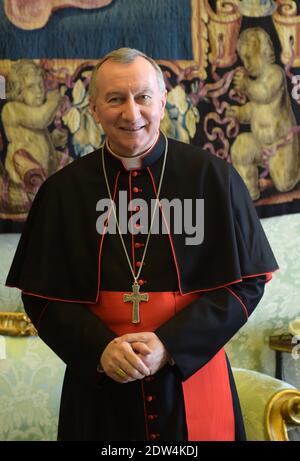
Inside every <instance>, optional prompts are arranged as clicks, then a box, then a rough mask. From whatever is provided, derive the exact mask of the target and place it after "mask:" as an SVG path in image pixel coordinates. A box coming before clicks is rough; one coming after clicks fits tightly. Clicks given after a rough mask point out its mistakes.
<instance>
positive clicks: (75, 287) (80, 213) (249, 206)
mask: <svg viewBox="0 0 300 461" xmlns="http://www.w3.org/2000/svg"><path fill="white" fill-rule="evenodd" d="M101 198H107V192H106V186H105V182H104V177H103V171H102V166H101V156H100V151H98V150H97V151H95V152H93V153H91V154H88V155H86V156H85V157H82V158H80V159H78V160H75V161H74V162H73V163H72V164H70V165H68V166H66V167H65V168H63V169H62V170H61V171H59V172H57V173H55V174H54V175H52V176H51V177H50V178H48V179H47V180H46V181H45V183H44V184H43V185H42V186H41V188H40V190H39V192H38V193H37V195H36V197H35V200H34V202H33V204H32V207H31V210H30V212H29V215H28V219H27V221H26V223H25V227H24V231H23V233H22V236H21V239H20V242H19V245H18V248H17V251H16V254H15V257H14V260H13V263H12V266H11V269H10V272H9V274H8V277H7V281H6V284H7V285H8V286H13V287H18V288H20V289H21V290H23V291H24V292H25V293H28V294H33V295H36V296H41V297H45V298H49V299H58V300H59V299H60V300H65V301H79V302H87V303H92V302H95V301H96V300H97V297H98V290H99V267H100V261H99V250H100V241H101V235H99V234H98V233H97V230H96V221H97V217H98V214H99V213H97V211H96V203H97V202H98V200H99V199H101ZM161 198H167V199H168V200H170V201H171V200H172V199H174V198H179V199H182V200H183V199H185V198H189V199H191V198H203V199H204V240H203V243H201V244H200V245H197V246H194V245H190V246H189V245H186V240H185V239H186V237H187V236H186V235H185V234H182V235H178V234H174V235H172V234H171V238H172V243H173V248H174V253H175V257H176V263H177V270H178V273H179V282H180V286H179V288H180V291H181V292H182V293H183V294H185V293H189V292H194V291H201V290H211V289H214V288H218V287H221V286H224V285H229V284H232V283H236V282H239V281H241V279H242V278H243V277H251V276H256V275H259V274H264V273H268V272H272V271H274V270H276V269H277V268H278V266H277V263H276V260H275V258H274V256H273V253H272V250H271V248H270V246H269V243H268V241H267V238H266V236H265V234H264V231H263V229H262V226H261V224H260V221H259V219H258V217H257V214H256V211H255V208H254V206H253V203H252V200H251V198H250V196H249V194H248V191H247V188H246V186H245V185H244V182H243V181H242V179H241V178H240V176H239V174H238V173H237V172H236V170H235V169H234V168H233V167H232V166H231V165H229V164H228V163H227V162H225V161H223V160H220V159H218V158H216V157H215V156H213V155H211V154H209V153H207V152H205V151H202V150H200V149H199V148H197V147H195V146H189V145H187V144H183V143H181V142H178V141H174V140H169V149H168V159H167V164H166V171H165V176H164V181H163V187H162V191H161ZM104 238H105V237H104Z"/></svg>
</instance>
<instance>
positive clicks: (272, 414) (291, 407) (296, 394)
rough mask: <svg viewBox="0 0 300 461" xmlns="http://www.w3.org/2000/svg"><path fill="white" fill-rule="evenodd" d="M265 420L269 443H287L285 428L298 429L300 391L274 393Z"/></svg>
mask: <svg viewBox="0 0 300 461" xmlns="http://www.w3.org/2000/svg"><path fill="white" fill-rule="evenodd" d="M265 419H266V427H267V435H268V438H269V439H270V440H271V441H275V440H276V441H282V442H284V441H288V440H289V437H288V429H287V427H288V426H289V425H290V426H297V427H298V426H299V427H300V391H298V390H296V389H284V390H282V391H279V392H276V394H274V395H273V397H272V398H271V400H270V401H269V402H268V404H267V409H266V415H265Z"/></svg>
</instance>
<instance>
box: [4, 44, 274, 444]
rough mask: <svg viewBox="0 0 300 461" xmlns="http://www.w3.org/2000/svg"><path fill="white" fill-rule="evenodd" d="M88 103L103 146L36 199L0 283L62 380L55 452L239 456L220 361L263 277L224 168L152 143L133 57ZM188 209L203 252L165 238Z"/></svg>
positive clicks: (104, 69) (176, 237) (258, 249)
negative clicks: (102, 448) (155, 445)
mask: <svg viewBox="0 0 300 461" xmlns="http://www.w3.org/2000/svg"><path fill="white" fill-rule="evenodd" d="M90 100H91V111H92V113H93V115H94V118H95V120H96V122H97V123H101V125H102V127H103V129H104V131H105V132H106V135H107V138H106V142H105V144H104V146H103V148H102V149H100V151H96V152H94V153H92V154H89V155H87V156H85V157H83V158H81V159H79V160H77V161H75V162H73V164H71V165H69V166H67V167H65V168H64V169H63V170H61V171H60V172H58V173H56V174H54V175H53V176H51V177H50V178H49V179H48V180H47V181H46V182H45V183H44V184H43V186H42V187H41V189H40V191H39V193H38V195H37V197H36V199H35V201H34V203H33V206H32V208H31V212H30V215H29V217H28V220H27V224H26V227H25V230H24V232H23V234H22V238H21V241H20V244H19V247H18V250H17V253H16V256H15V259H14V261H13V264H12V267H11V270H10V273H9V276H8V280H7V284H8V285H12V286H18V287H20V288H21V289H22V291H23V301H24V305H25V309H26V311H27V313H28V314H29V316H30V317H31V319H32V321H33V323H34V324H35V326H36V327H37V329H38V331H39V335H40V337H41V338H42V339H43V340H44V341H45V342H46V343H47V344H48V345H49V346H50V347H51V348H52V349H53V350H54V351H55V352H56V353H57V355H59V356H60V357H61V358H62V359H63V360H64V362H65V363H66V364H67V369H66V374H65V380H64V386H63V391H62V399H61V408H60V420H59V430H58V438H59V439H60V440H129V441H130V440H131V441H133V440H178V441H179V440H243V439H244V438H245V435H244V430H243V424H242V419H241V415H240V408H239V403H238V397H237V394H236V390H235V386H234V382H233V378H232V375H231V371H230V366H229V364H228V362H227V359H226V356H225V353H224V349H223V346H224V344H225V343H226V342H227V341H228V340H229V339H230V338H231V337H232V336H233V335H234V334H235V333H236V332H237V331H238V329H239V328H240V327H241V326H242V325H243V324H244V323H245V322H246V320H247V317H248V315H250V314H251V312H252V311H253V310H254V308H255V307H256V305H257V303H258V302H259V300H260V298H261V296H262V294H263V291H264V285H265V282H266V281H267V280H268V279H269V278H270V275H269V273H270V272H271V271H274V270H275V269H277V264H276V261H275V259H274V257H273V254H272V251H271V249H270V247H269V245H268V242H267V240H266V237H265V235H264V233H263V230H262V228H261V226H260V223H259V220H258V219H257V216H256V213H255V210H254V208H253V206H252V202H251V200H250V198H249V195H248V193H247V190H246V188H245V186H244V184H243V182H242V180H241V179H240V177H239V175H238V174H237V173H236V171H235V170H234V169H233V168H232V167H231V166H230V165H228V164H227V163H226V162H224V161H222V160H220V159H218V158H216V157H214V156H212V155H211V154H208V153H206V152H202V151H200V150H199V149H198V148H196V147H191V146H188V145H186V144H183V143H179V142H176V141H174V140H169V141H168V140H167V139H166V138H165V136H164V135H163V134H162V133H161V132H160V131H159V125H160V121H161V119H162V117H163V113H164V107H165V104H166V90H165V86H164V80H163V75H162V73H161V71H160V69H159V67H158V66H157V65H156V63H155V62H154V61H153V60H152V59H151V58H149V57H148V56H146V55H144V54H142V53H141V52H139V51H137V50H133V49H126V48H125V49H120V50H116V51H114V52H112V53H110V54H108V55H107V56H106V57H104V58H103V59H102V61H100V63H99V64H98V65H97V66H96V68H95V71H94V73H93V76H92V80H91V84H90ZM121 193H123V194H126V197H125V200H124V197H123V195H121ZM107 199H109V200H108V201H107ZM134 199H136V200H134ZM174 199H176V200H177V202H176V203H177V207H174V214H173V216H172V219H171V218H170V214H169V216H168V215H167V213H166V207H163V206H162V202H163V200H165V203H166V200H168V201H169V203H170V202H171V201H172V200H174ZM188 199H192V200H193V206H192V210H193V211H194V212H195V211H196V221H197V223H198V225H197V226H196V229H195V233H196V234H197V232H198V230H199V229H198V227H199V226H200V224H199V223H200V221H199V219H198V218H199V216H198V215H199V209H201V207H199V206H197V204H198V205H199V204H201V202H199V200H203V199H204V216H201V218H202V219H201V225H203V226H204V237H203V239H202V240H201V238H198V239H196V240H193V239H192V238H191V237H190V235H191V232H189V229H190V228H189V227H188V226H186V227H184V229H182V231H181V232H178V224H180V223H181V224H182V219H183V214H182V213H181V211H184V212H186V207H185V206H184V205H185V204H186V203H188V202H185V200H188ZM105 200H106V202H105ZM142 200H143V201H142ZM151 200H152V202H154V203H155V206H154V207H152V208H154V209H152V208H151V211H150V212H149V213H148V214H150V216H148V218H149V217H150V219H148V220H147V219H146V218H147V216H145V213H146V214H147V212H146V210H144V214H143V207H145V208H148V205H150V203H152V202H151ZM103 201H104V202H103ZM112 202H114V203H115V204H116V206H115V207H113V206H112V205H111V204H112ZM49 203H51V205H50V206H49V205H48V204H49ZM104 203H109V206H108V208H109V209H108V210H106V211H107V213H106V214H105V213H102V214H100V216H99V211H104V209H105V206H104V205H103V204H104ZM137 203H139V204H144V205H139V206H137V205H136V204H137ZM195 203H196V206H195ZM179 205H183V208H182V209H181V210H179ZM187 211H189V210H187ZM122 213H123V215H124V213H125V217H126V219H128V226H127V221H126V219H125V225H124V219H123V218H124V216H123V215H122ZM137 215H138V216H139V217H140V219H135V218H136V216H137ZM122 216H123V217H122ZM155 216H160V217H161V218H162V221H161V223H162V222H163V224H161V223H160V225H158V226H157V225H156V224H157V223H156V222H155V220H154V217H155ZM185 216H188V213H186V214H185ZM193 218H195V215H193ZM116 221H117V224H116ZM141 222H142V224H141ZM143 226H144V227H143ZM176 226H177V228H176ZM157 229H159V231H157ZM114 230H115V232H114ZM188 235H189V237H188ZM198 237H199V235H198ZM189 239H191V240H189ZM137 301H138V302H137Z"/></svg>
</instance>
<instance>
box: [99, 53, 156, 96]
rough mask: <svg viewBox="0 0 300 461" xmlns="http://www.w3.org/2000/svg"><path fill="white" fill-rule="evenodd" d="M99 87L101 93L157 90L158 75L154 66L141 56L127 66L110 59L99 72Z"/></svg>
mask: <svg viewBox="0 0 300 461" xmlns="http://www.w3.org/2000/svg"><path fill="white" fill-rule="evenodd" d="M97 86H98V90H99V91H100V92H101V93H103V92H104V93H106V92H111V91H126V90H128V89H131V90H135V89H136V90H139V89H143V88H150V89H152V90H156V89H158V82H157V73H156V70H155V68H154V67H153V66H152V64H151V63H150V62H149V61H147V59H145V58H143V57H141V56H138V57H137V58H135V59H134V61H132V62H130V63H126V64H125V63H121V62H117V61H113V60H112V59H108V60H107V61H105V62H104V63H103V64H102V66H100V68H99V70H98V72H97Z"/></svg>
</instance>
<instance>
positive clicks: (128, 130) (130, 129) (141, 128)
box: [120, 125, 145, 133]
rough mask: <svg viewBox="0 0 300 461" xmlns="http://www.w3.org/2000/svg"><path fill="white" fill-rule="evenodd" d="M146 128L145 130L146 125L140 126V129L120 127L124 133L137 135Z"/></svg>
mask: <svg viewBox="0 0 300 461" xmlns="http://www.w3.org/2000/svg"><path fill="white" fill-rule="evenodd" d="M144 128H145V125H143V126H138V127H123V126H121V127H120V129H121V130H122V131H127V132H128V133H136V132H137V131H141V130H143V129H144Z"/></svg>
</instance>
